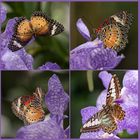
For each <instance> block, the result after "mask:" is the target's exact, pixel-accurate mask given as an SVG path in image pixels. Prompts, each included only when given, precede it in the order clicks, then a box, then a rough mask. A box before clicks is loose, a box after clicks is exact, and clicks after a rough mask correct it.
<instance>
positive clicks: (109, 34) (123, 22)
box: [95, 11, 133, 52]
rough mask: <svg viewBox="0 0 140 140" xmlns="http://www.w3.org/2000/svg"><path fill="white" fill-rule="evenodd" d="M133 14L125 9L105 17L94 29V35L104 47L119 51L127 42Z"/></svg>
mask: <svg viewBox="0 0 140 140" xmlns="http://www.w3.org/2000/svg"><path fill="white" fill-rule="evenodd" d="M132 21H133V16H132V14H131V13H128V12H127V11H121V12H119V13H117V14H115V15H112V16H111V17H109V18H108V19H106V20H105V21H104V22H103V24H101V25H100V26H99V27H98V28H97V29H96V30H95V33H96V36H97V37H98V38H99V39H100V40H101V41H103V44H104V47H105V48H111V49H114V50H116V51H117V52H119V51H120V50H122V49H124V48H125V46H126V43H128V31H129V29H130V25H131V24H132Z"/></svg>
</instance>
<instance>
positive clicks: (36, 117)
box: [23, 105, 45, 125]
mask: <svg viewBox="0 0 140 140" xmlns="http://www.w3.org/2000/svg"><path fill="white" fill-rule="evenodd" d="M44 119H45V112H44V110H43V108H42V106H41V105H40V107H39V106H38V107H35V106H33V105H32V106H29V107H28V108H27V109H26V112H25V118H24V120H23V121H24V124H25V125H28V124H32V123H35V122H39V121H42V120H44Z"/></svg>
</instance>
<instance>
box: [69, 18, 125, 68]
mask: <svg viewBox="0 0 140 140" xmlns="http://www.w3.org/2000/svg"><path fill="white" fill-rule="evenodd" d="M76 25H77V28H78V31H79V32H80V33H81V35H82V36H83V37H84V38H85V39H86V40H87V42H86V43H84V44H82V45H79V46H78V47H76V48H75V49H73V50H72V51H71V52H70V69H72V70H74V69H75V70H76V69H77V70H79V69H81V70H108V69H113V68H115V67H116V66H117V65H118V64H119V63H120V62H121V60H122V59H123V58H124V55H123V54H122V55H117V52H116V51H114V50H112V49H109V48H104V47H103V42H102V41H101V40H99V39H98V38H96V39H95V40H94V41H91V36H90V33H89V30H88V28H87V27H86V25H85V24H84V22H83V21H82V19H78V21H77V24H76Z"/></svg>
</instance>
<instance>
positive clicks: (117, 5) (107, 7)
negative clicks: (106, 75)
mask: <svg viewBox="0 0 140 140" xmlns="http://www.w3.org/2000/svg"><path fill="white" fill-rule="evenodd" d="M70 9H71V14H70V16H71V18H70V19H71V20H70V26H71V31H70V32H71V50H72V49H74V48H75V47H77V46H78V45H81V44H83V43H85V42H86V40H85V39H84V38H83V37H82V36H81V34H80V33H79V32H78V30H77V28H76V22H77V20H78V19H79V18H82V19H83V21H84V23H85V24H86V26H87V27H88V29H89V31H90V33H91V34H93V29H96V28H98V27H99V25H100V24H102V23H103V21H104V20H105V19H106V18H108V17H110V16H112V15H114V14H115V13H117V12H119V11H122V10H124V11H128V12H130V13H132V14H133V16H134V21H133V23H132V26H131V28H130V31H129V33H128V41H129V43H128V44H126V48H125V49H124V50H122V51H121V52H120V54H121V53H123V54H124V55H125V59H123V60H122V62H121V63H120V64H119V65H118V67H116V69H138V3H137V2H71V8H70Z"/></svg>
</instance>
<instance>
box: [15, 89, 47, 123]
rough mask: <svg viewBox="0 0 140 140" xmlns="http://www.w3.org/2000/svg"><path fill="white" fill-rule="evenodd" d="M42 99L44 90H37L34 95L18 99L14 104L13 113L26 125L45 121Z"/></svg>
mask: <svg viewBox="0 0 140 140" xmlns="http://www.w3.org/2000/svg"><path fill="white" fill-rule="evenodd" d="M42 98H43V93H42V90H41V89H40V88H37V89H36V91H35V92H34V93H33V94H32V95H27V96H21V97H19V98H16V99H15V100H14V101H13V102H12V111H13V113H14V114H15V115H16V116H17V117H18V118H19V119H21V120H23V121H24V124H25V125H28V124H32V123H35V122H38V121H42V120H44V119H45V112H44V110H43V107H42Z"/></svg>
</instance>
